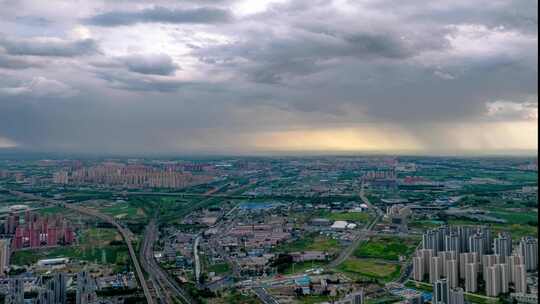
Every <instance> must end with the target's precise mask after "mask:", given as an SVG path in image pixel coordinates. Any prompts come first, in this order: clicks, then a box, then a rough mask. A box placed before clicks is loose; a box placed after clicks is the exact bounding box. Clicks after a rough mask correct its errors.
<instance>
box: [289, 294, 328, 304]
mask: <svg viewBox="0 0 540 304" xmlns="http://www.w3.org/2000/svg"><path fill="white" fill-rule="evenodd" d="M296 300H297V301H298V302H299V303H301V304H317V303H322V302H330V301H331V300H332V297H330V296H322V295H313V296H302V297H298V298H296Z"/></svg>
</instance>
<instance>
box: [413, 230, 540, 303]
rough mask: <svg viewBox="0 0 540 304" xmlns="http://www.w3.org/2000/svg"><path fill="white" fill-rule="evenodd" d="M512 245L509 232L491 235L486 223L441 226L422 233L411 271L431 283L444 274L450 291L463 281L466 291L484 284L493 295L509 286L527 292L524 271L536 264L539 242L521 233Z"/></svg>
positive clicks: (418, 279) (498, 293)
mask: <svg viewBox="0 0 540 304" xmlns="http://www.w3.org/2000/svg"><path fill="white" fill-rule="evenodd" d="M512 246H513V244H512V238H511V236H510V235H509V234H508V233H499V234H498V235H497V236H496V237H495V238H493V236H492V232H491V229H490V228H489V227H485V226H483V227H469V226H454V227H448V226H441V227H439V228H437V229H433V230H429V231H427V232H425V233H424V235H423V238H422V248H421V249H419V250H417V252H416V255H415V256H414V257H413V273H412V275H413V278H414V279H415V280H417V281H424V280H425V279H427V280H428V281H429V282H430V283H432V284H437V282H439V281H440V280H441V279H443V278H444V280H445V281H444V284H446V285H447V286H448V288H449V290H450V291H453V290H457V288H459V285H460V282H461V283H462V282H464V284H463V285H462V287H464V289H465V291H466V292H471V293H475V292H478V291H479V286H481V285H484V287H485V294H486V295H487V296H492V297H496V296H498V295H500V294H503V293H508V292H509V291H510V287H511V286H512V287H513V289H514V291H515V292H517V293H526V292H527V271H532V270H535V269H537V268H538V242H537V239H535V238H532V237H524V238H522V239H521V240H520V241H519V243H518V246H517V248H514V250H513V247H512ZM446 285H445V286H446ZM435 287H436V286H435V285H434V289H435ZM445 303H448V302H445Z"/></svg>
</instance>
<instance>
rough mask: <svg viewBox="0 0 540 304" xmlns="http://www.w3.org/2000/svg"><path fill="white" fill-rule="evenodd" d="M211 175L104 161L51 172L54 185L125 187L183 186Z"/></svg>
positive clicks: (208, 180) (207, 180) (201, 180)
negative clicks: (94, 164)
mask: <svg viewBox="0 0 540 304" xmlns="http://www.w3.org/2000/svg"><path fill="white" fill-rule="evenodd" d="M212 179H213V177H212V176H210V175H204V174H197V175H194V174H191V173H190V172H183V171H173V170H170V169H160V168H156V167H151V166H144V165H124V164H118V163H105V164H101V165H97V166H92V167H84V168H79V169H75V170H61V171H58V172H55V173H54V174H53V182H54V183H56V184H64V185H68V184H73V185H79V184H97V185H103V186H121V187H126V188H176V189H179V188H184V187H188V186H193V185H197V184H202V183H207V182H210V181H211V180H212Z"/></svg>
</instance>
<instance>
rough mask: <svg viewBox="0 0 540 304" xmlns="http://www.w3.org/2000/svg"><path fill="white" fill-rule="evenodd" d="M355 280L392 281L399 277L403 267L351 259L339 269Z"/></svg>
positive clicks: (372, 260)
mask: <svg viewBox="0 0 540 304" xmlns="http://www.w3.org/2000/svg"><path fill="white" fill-rule="evenodd" d="M337 270H338V271H342V272H344V273H346V274H349V275H351V276H352V277H355V278H361V277H367V278H374V279H381V280H383V281H391V280H393V279H395V278H397V277H398V276H399V272H400V270H401V266H400V265H398V264H393V263H388V262H386V261H384V260H378V259H359V258H349V259H347V260H346V261H345V262H343V263H341V264H340V265H339V266H338V267H337Z"/></svg>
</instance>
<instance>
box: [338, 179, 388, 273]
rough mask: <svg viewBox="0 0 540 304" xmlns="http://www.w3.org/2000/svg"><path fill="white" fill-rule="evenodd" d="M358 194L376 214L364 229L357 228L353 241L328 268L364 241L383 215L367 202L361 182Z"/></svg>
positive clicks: (347, 256)
mask: <svg viewBox="0 0 540 304" xmlns="http://www.w3.org/2000/svg"><path fill="white" fill-rule="evenodd" d="M359 196H360V198H361V199H362V202H363V203H365V204H366V205H367V206H368V207H369V208H370V209H372V210H374V212H375V214H376V216H375V218H374V219H373V221H371V223H369V224H368V225H367V227H365V228H364V229H361V230H359V231H358V232H357V233H356V235H355V237H354V239H353V241H352V242H351V244H350V245H349V246H347V248H345V249H344V250H343V251H341V253H340V254H339V256H338V257H337V258H336V259H335V260H333V261H332V262H331V263H330V264H329V265H328V266H329V267H330V268H333V267H336V266H338V265H339V264H341V263H343V262H345V260H346V259H347V258H349V256H350V255H351V254H352V253H353V252H354V250H355V249H356V248H358V246H359V245H360V243H362V242H363V241H365V240H367V239H368V238H369V235H370V231H371V230H372V229H373V227H374V226H375V224H377V223H378V222H379V220H380V219H381V218H382V216H383V215H384V213H383V212H382V211H381V210H380V209H379V208H377V207H375V206H374V205H373V204H371V203H370V202H369V200H368V199H367V197H366V196H365V195H364V184H362V186H361V188H360V195H359Z"/></svg>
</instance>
